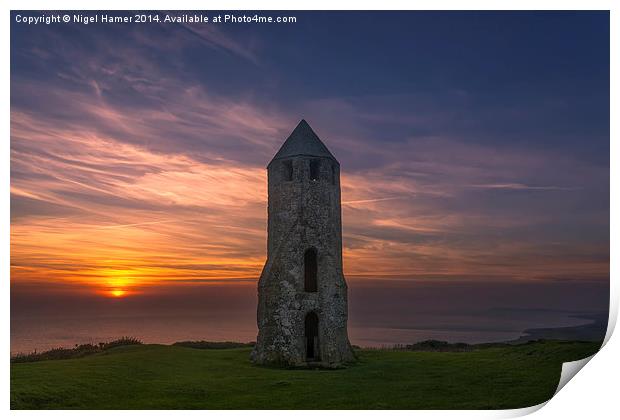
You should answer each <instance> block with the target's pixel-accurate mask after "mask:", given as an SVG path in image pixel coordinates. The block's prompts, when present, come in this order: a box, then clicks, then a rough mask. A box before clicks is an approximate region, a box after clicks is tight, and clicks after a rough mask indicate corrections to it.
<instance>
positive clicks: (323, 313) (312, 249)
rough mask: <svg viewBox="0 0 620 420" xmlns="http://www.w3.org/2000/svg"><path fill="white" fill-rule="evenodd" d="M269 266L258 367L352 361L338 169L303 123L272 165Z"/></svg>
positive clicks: (262, 292)
mask: <svg viewBox="0 0 620 420" xmlns="http://www.w3.org/2000/svg"><path fill="white" fill-rule="evenodd" d="M267 175H268V196H269V197H268V199H269V205H268V212H269V217H268V239H267V262H266V263H265V266H264V268H263V272H262V273H261V276H260V280H259V282H258V338H257V343H256V347H255V348H254V351H253V352H252V356H251V357H252V360H253V361H254V362H255V363H259V364H275V365H285V366H304V365H308V364H312V365H315V364H316V365H322V366H330V367H335V366H338V365H341V364H342V363H344V362H348V361H351V360H353V358H354V356H353V352H352V350H351V345H350V344H349V338H348V335H347V285H346V283H345V280H344V275H343V273H342V224H341V219H340V164H339V163H338V161H337V160H336V158H334V156H333V155H332V154H331V153H330V152H329V150H327V147H325V145H324V144H323V142H321V140H320V139H319V138H318V137H317V135H316V134H315V133H314V131H312V128H310V126H309V125H308V123H306V121H304V120H302V121H301V122H300V123H299V124H298V125H297V127H296V128H295V130H294V131H293V132H292V133H291V135H290V136H289V137H288V139H286V141H285V142H284V144H283V145H282V147H281V148H280V150H279V151H278V153H276V155H275V156H274V157H273V159H272V160H271V162H270V163H269V165H268V166H267Z"/></svg>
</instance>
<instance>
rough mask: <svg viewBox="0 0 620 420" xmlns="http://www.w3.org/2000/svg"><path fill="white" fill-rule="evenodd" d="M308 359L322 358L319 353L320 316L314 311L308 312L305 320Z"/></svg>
mask: <svg viewBox="0 0 620 420" xmlns="http://www.w3.org/2000/svg"><path fill="white" fill-rule="evenodd" d="M304 324H305V325H304V326H305V331H304V335H305V337H306V359H307V360H320V357H319V356H320V355H319V317H318V315H317V314H316V313H314V312H308V314H307V315H306V320H305V323H304Z"/></svg>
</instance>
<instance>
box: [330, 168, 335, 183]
mask: <svg viewBox="0 0 620 420" xmlns="http://www.w3.org/2000/svg"><path fill="white" fill-rule="evenodd" d="M331 181H332V185H336V166H335V165H332V179H331Z"/></svg>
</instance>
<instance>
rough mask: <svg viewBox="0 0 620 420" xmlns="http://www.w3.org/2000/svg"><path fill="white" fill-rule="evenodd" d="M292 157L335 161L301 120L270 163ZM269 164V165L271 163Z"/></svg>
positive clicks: (304, 121)
mask: <svg viewBox="0 0 620 420" xmlns="http://www.w3.org/2000/svg"><path fill="white" fill-rule="evenodd" d="M293 156H317V157H327V158H331V159H333V160H335V161H336V162H338V161H337V160H336V158H335V157H334V155H332V154H331V153H330V151H329V150H328V149H327V146H325V145H324V144H323V142H322V141H321V139H319V137H318V136H317V135H316V134H315V132H314V131H313V130H312V128H311V127H310V125H308V123H307V122H306V120H301V121H300V122H299V124H297V127H295V129H294V130H293V132H292V133H291V135H290V136H288V138H287V139H286V141H285V142H284V144H283V145H282V147H280V150H278V153H276V155H275V156H274V157H273V159H271V162H273V161H274V160H277V159H284V158H289V157H293ZM271 162H269V163H271Z"/></svg>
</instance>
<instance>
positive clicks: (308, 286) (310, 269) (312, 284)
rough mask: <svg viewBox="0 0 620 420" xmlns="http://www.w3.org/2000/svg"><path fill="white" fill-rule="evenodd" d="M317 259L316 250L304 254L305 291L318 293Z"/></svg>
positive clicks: (312, 249) (311, 249)
mask: <svg viewBox="0 0 620 420" xmlns="http://www.w3.org/2000/svg"><path fill="white" fill-rule="evenodd" d="M317 269H318V267H317V258H316V249H314V248H310V249H308V250H307V251H306V252H305V254H304V290H305V291H306V292H316V291H317V278H316V277H317V276H316V275H317V271H318V270H317Z"/></svg>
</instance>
